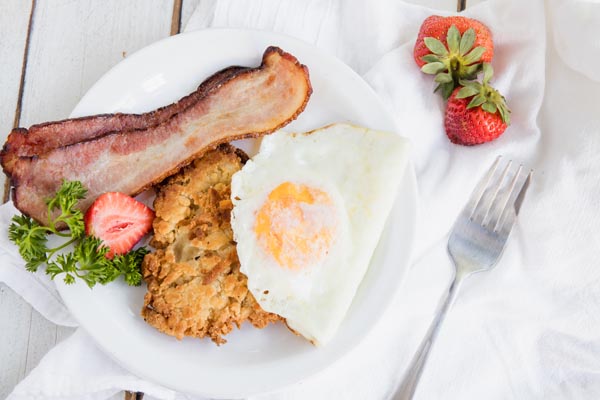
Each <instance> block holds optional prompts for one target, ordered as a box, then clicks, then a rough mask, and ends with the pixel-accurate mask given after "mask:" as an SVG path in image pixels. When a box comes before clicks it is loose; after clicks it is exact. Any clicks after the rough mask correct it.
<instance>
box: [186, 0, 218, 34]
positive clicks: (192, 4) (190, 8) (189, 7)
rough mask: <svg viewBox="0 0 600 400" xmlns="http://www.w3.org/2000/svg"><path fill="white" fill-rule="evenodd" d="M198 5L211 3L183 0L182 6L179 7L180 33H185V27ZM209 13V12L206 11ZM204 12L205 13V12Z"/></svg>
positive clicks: (201, 10) (199, 0)
mask: <svg viewBox="0 0 600 400" xmlns="http://www.w3.org/2000/svg"><path fill="white" fill-rule="evenodd" d="M200 3H203V4H205V3H212V0H211V1H208V2H207V1H201V0H183V4H182V6H181V29H180V32H185V26H186V25H187V23H188V21H189V20H190V17H191V16H192V14H193V13H194V11H195V10H196V8H197V7H198V6H199V5H200ZM207 11H209V10H207ZM207 11H206V12H207ZM199 12H205V10H203V9H200V11H199Z"/></svg>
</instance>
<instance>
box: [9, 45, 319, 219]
mask: <svg viewBox="0 0 600 400" xmlns="http://www.w3.org/2000/svg"><path fill="white" fill-rule="evenodd" d="M200 88H202V86H201V87H200ZM199 90H200V89H199ZM311 93H312V89H311V85H310V80H309V76H308V70H307V68H306V67H305V66H303V65H302V64H300V63H299V62H298V61H297V60H296V58H295V57H293V56H292V55H290V54H288V53H286V52H284V51H283V50H281V49H279V48H276V47H269V48H268V49H267V50H266V51H265V53H264V55H263V61H262V64H261V65H260V66H259V67H257V68H253V69H240V70H236V72H235V73H231V76H229V77H228V79H225V80H224V82H220V83H219V84H218V85H216V87H214V88H213V89H212V90H209V91H206V93H205V94H203V95H196V96H194V95H191V96H193V97H194V101H190V102H191V104H190V105H189V106H188V107H187V108H185V109H184V110H182V111H179V112H176V113H174V114H173V115H171V116H170V117H169V118H168V119H166V120H164V121H162V122H160V123H158V124H157V125H151V124H148V125H150V126H147V127H146V128H145V129H137V130H127V131H117V132H110V133H103V134H98V133H97V132H101V131H103V130H102V129H95V130H94V132H95V133H94V134H93V135H91V136H90V137H91V138H90V139H86V140H84V141H79V142H75V143H71V144H69V145H67V146H59V147H56V146H55V145H54V144H53V145H52V146H51V149H50V150H49V151H47V152H44V153H42V154H37V155H35V156H33V157H18V158H16V159H13V160H12V162H11V164H10V168H7V167H6V166H5V165H4V162H3V167H4V170H5V172H7V173H8V175H9V177H10V178H11V180H12V184H13V185H14V192H13V199H14V202H15V205H16V206H17V208H19V210H21V211H22V212H23V213H24V214H26V215H29V216H31V217H32V218H34V219H36V220H38V221H40V222H42V223H43V222H44V220H45V218H46V205H45V202H44V200H45V199H46V198H49V197H51V196H52V195H53V194H54V192H55V191H56V190H57V189H58V187H59V186H60V184H61V182H62V180H78V181H81V182H82V183H83V185H84V186H85V187H87V189H88V196H87V197H86V199H85V200H83V201H82V202H81V203H80V208H81V209H82V210H85V209H86V208H87V207H88V206H89V205H90V204H91V203H92V202H93V201H94V199H95V198H96V197H97V196H98V195H100V194H102V193H104V192H109V191H118V192H123V193H127V194H130V195H135V194H138V193H140V192H142V191H143V190H145V189H147V188H149V187H151V186H152V185H154V184H156V183H158V182H160V181H162V180H163V179H164V178H165V177H167V176H169V175H171V174H173V173H175V172H176V171H178V170H179V169H180V168H182V167H183V166H185V165H187V164H188V163H189V162H191V160H193V159H194V158H196V157H198V156H200V155H201V154H203V153H204V152H205V151H207V150H208V149H212V148H214V147H216V146H217V145H219V144H221V143H225V142H229V141H231V140H236V139H241V138H248V137H257V136H260V135H264V134H268V133H271V132H273V131H275V130H277V129H279V128H281V127H282V126H284V125H286V124H288V123H289V122H290V121H292V120H294V119H295V118H296V117H297V116H298V114H300V113H301V112H302V111H303V110H304V107H305V106H306V103H307V102H308V99H309V97H310V94H311ZM188 97H190V96H188ZM186 99H187V98H186ZM113 118H114V117H113ZM92 120H93V121H95V122H96V120H94V118H92ZM109 120H110V118H109ZM78 124H80V122H78ZM97 125H98V126H99V125H101V124H100V123H98V124H97ZM46 126H48V125H46ZM75 132H78V130H75ZM86 135H87V134H83V135H82V136H83V137H85V138H87V137H88V136H86ZM75 136H76V135H75ZM61 143H62V142H61ZM9 147H10V146H9ZM40 148H44V147H43V146H42V147H40ZM2 161H4V160H2Z"/></svg>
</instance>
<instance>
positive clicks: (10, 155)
mask: <svg viewBox="0 0 600 400" xmlns="http://www.w3.org/2000/svg"><path fill="white" fill-rule="evenodd" d="M245 69H247V68H245V67H237V66H233V67H229V68H225V69H224V70H221V71H219V72H217V73H215V74H213V75H212V76H210V77H209V78H208V79H206V80H205V81H204V82H203V83H202V84H201V85H200V86H199V87H198V89H197V90H196V91H194V92H192V93H191V94H189V95H187V96H185V97H183V98H182V99H180V100H179V101H177V102H175V103H173V104H170V105H168V106H165V107H162V108H159V109H157V110H154V111H150V112H147V113H144V114H123V113H116V114H99V115H91V116H88V117H81V118H73V119H66V120H62V121H53V122H45V123H42V124H38V125H33V126H31V127H30V128H29V129H24V128H15V129H13V130H12V132H11V133H10V134H9V135H8V138H7V139H6V143H5V144H4V146H3V148H2V151H1V152H0V162H1V163H2V167H3V168H4V170H5V171H7V172H8V173H11V171H12V167H13V163H14V162H15V161H16V160H17V159H18V157H34V156H39V155H41V154H44V153H47V152H48V151H50V150H52V149H56V148H58V147H64V146H68V145H71V144H75V143H79V142H82V141H85V140H92V139H96V138H98V137H101V136H104V135H106V134H108V133H111V132H118V131H128V130H136V129H147V128H149V127H151V126H156V125H158V124H160V123H162V122H164V121H166V120H168V119H169V118H171V117H172V116H173V115H175V114H177V113H179V112H181V111H183V110H185V109H186V108H188V107H189V106H191V105H192V104H194V103H195V102H197V101H198V100H199V99H200V98H202V97H204V96H206V95H207V94H209V93H210V92H211V91H212V90H214V89H216V88H218V87H219V86H220V85H221V84H223V83H225V82H226V81H227V80H229V79H231V78H232V77H234V76H235V75H236V74H238V73H239V72H241V71H243V70H245Z"/></svg>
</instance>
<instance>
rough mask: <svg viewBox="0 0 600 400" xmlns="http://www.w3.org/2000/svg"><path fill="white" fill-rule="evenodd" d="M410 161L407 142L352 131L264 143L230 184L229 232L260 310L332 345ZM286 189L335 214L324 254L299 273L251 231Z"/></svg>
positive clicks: (328, 130)
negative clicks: (295, 188)
mask: <svg viewBox="0 0 600 400" xmlns="http://www.w3.org/2000/svg"><path fill="white" fill-rule="evenodd" d="M407 157H408V143H407V141H406V140H405V139H402V138H401V137H400V136H398V135H396V134H393V133H389V132H380V131H374V130H370V129H367V128H362V127H357V126H353V125H349V124H333V125H329V126H327V127H324V128H321V129H319V130H316V131H312V132H309V133H305V134H304V133H303V134H294V133H285V132H276V133H274V134H272V135H270V136H267V137H265V138H264V139H263V141H262V143H261V147H260V150H259V152H258V154H257V155H256V156H255V157H253V159H252V160H249V161H248V162H247V163H246V165H245V166H244V167H243V168H242V169H241V170H240V171H239V172H237V173H236V174H235V175H234V176H233V178H232V184H231V199H232V201H233V204H234V207H233V211H232V216H231V225H232V228H233V232H234V238H235V240H236V242H237V252H238V256H239V259H240V264H241V271H242V273H244V274H245V275H246V276H247V277H248V288H249V290H250V292H251V293H252V294H253V295H254V297H255V298H256V300H257V301H258V303H259V304H260V306H261V307H262V308H263V309H264V310H266V311H269V312H272V313H275V314H278V315H280V316H282V317H283V318H285V319H286V323H287V324H288V326H289V327H290V328H292V329H293V330H294V331H296V332H298V333H299V334H301V335H303V336H304V337H305V338H307V339H308V340H310V341H311V342H313V343H314V344H316V345H323V344H325V343H327V342H328V341H329V340H331V338H332V337H333V336H334V334H335V332H336V330H337V329H338V327H339V326H340V324H341V322H342V321H343V319H344V317H345V314H346V312H347V310H348V308H349V307H350V304H351V303H352V299H353V298H354V295H355V293H356V290H357V288H358V286H359V285H360V282H361V280H362V278H363V276H364V274H365V272H366V271H367V268H368V266H369V260H370V259H371V256H372V254H373V251H374V249H375V247H376V245H377V242H378V240H379V236H380V235H381V232H382V230H383V227H384V224H385V220H386V218H387V216H388V214H389V212H390V210H391V208H392V205H393V202H394V199H395V197H396V193H397V190H398V183H399V180H400V177H401V176H402V173H403V170H404V167H405V165H406V163H407ZM284 182H292V183H295V184H302V185H306V186H308V187H311V188H315V189H318V190H321V191H323V192H325V193H327V195H328V196H329V197H330V199H331V200H332V203H333V205H334V209H335V215H332V216H331V221H334V222H335V232H336V234H335V237H334V240H333V241H332V243H331V246H330V248H329V251H328V253H327V255H326V256H325V257H324V259H322V260H320V261H319V262H318V263H316V264H315V265H310V266H307V267H306V268H303V269H300V270H290V269H287V268H284V267H281V266H279V265H278V263H277V262H276V261H275V259H274V258H273V257H272V256H271V255H270V254H268V253H267V252H266V251H264V249H263V248H262V247H261V245H260V244H259V242H258V239H257V237H256V234H255V232H254V226H255V223H256V221H255V219H256V215H257V212H258V210H259V209H260V208H261V206H262V205H263V204H264V202H265V200H266V199H267V196H268V195H269V193H270V192H271V191H272V190H273V189H274V188H276V187H277V186H278V185H280V184H282V183H284Z"/></svg>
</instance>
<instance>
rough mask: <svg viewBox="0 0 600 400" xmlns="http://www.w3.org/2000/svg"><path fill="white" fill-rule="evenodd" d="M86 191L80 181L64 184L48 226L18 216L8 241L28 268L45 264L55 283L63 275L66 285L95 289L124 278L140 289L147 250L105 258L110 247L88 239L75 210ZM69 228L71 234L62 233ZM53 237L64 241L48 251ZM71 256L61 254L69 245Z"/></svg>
mask: <svg viewBox="0 0 600 400" xmlns="http://www.w3.org/2000/svg"><path fill="white" fill-rule="evenodd" d="M86 194H87V190H86V189H85V188H84V187H83V185H82V184H81V182H79V181H70V182H69V181H64V182H63V184H62V186H61V187H60V189H59V190H58V192H56V195H55V196H54V197H53V198H51V199H49V200H47V201H46V204H47V205H48V221H47V223H46V226H43V225H40V224H39V223H38V222H37V221H35V220H34V219H32V218H30V217H27V216H25V215H15V216H14V217H13V218H12V223H11V224H10V226H9V228H8V237H9V239H10V240H11V241H12V242H13V243H14V244H16V245H17V246H18V247H19V254H21V257H23V259H24V260H25V262H26V264H25V268H26V269H27V270H28V271H31V272H35V271H37V269H38V267H39V266H41V265H42V264H45V265H46V273H47V274H48V275H50V277H51V278H52V279H54V278H55V277H56V276H58V275H60V274H64V278H63V280H64V282H65V283H67V284H72V283H74V282H75V279H77V278H79V279H82V280H83V281H85V283H87V285H88V286H89V287H90V288H92V287H94V285H95V284H96V283H100V284H102V285H105V284H107V283H109V282H112V281H114V280H115V279H117V278H118V277H119V276H123V278H124V279H125V282H127V284H128V285H130V286H138V285H139V284H140V283H141V281H142V274H141V272H140V265H141V264H142V260H143V259H144V256H145V255H146V254H148V250H147V249H146V248H145V247H140V248H138V249H137V250H132V251H130V252H128V253H126V254H123V255H115V257H114V258H113V259H112V260H109V259H108V258H106V253H108V251H109V249H108V247H105V246H103V245H102V240H101V239H98V238H96V237H93V236H86V235H85V224H84V222H83V214H82V213H81V211H79V210H77V209H75V206H76V205H77V203H78V202H79V200H81V199H83V198H84V197H85V195H86ZM63 224H64V225H66V226H67V227H68V228H69V232H68V233H65V232H63V231H59V230H58V229H57V226H58V227H59V228H60V226H61V225H63ZM49 233H53V234H55V235H57V236H59V237H62V238H65V240H64V241H63V242H62V243H61V244H59V245H58V246H56V247H52V248H50V247H48V234H49ZM71 244H72V245H73V246H74V249H73V251H72V252H70V253H66V252H61V250H63V249H64V248H66V247H67V246H69V245H71Z"/></svg>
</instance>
